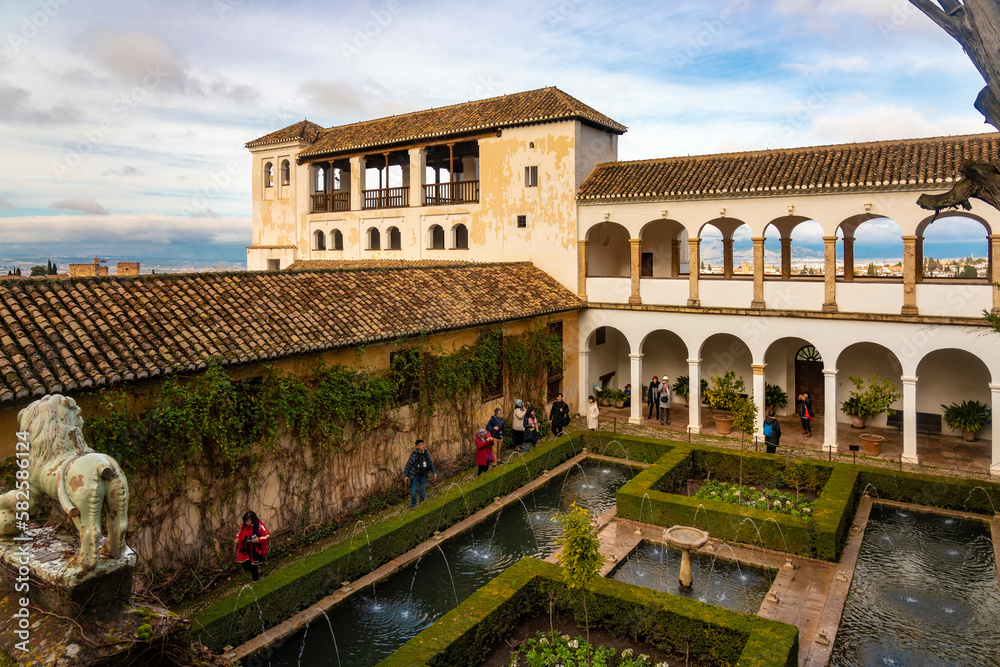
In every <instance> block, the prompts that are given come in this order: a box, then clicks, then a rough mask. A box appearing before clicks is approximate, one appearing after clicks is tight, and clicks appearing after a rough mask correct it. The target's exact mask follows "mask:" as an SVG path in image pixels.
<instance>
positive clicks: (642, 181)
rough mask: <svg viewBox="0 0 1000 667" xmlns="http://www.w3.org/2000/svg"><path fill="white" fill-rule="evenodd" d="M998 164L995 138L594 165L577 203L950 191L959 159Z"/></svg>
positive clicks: (976, 136)
mask: <svg viewBox="0 0 1000 667" xmlns="http://www.w3.org/2000/svg"><path fill="white" fill-rule="evenodd" d="M998 158H1000V133H996V132H993V133H988V134H973V135H967V136H958V137H934V138H931V139H906V140H898V141H877V142H871V143H863V144H842V145H839V146H813V147H807V148H789V149H776V150H767V151H753V152H748V153H726V154H719V155H699V156H694V157H674V158H666V159H660V160H641V161H636V162H609V163H604V164H600V165H598V166H597V167H596V168H595V169H594V171H593V172H591V174H590V176H589V177H588V178H587V180H586V181H584V183H583V185H582V186H581V187H580V191H579V193H578V199H579V200H581V201H586V200H616V199H659V200H669V199H705V198H718V197H720V196H723V197H760V196H765V195H767V194H777V193H787V192H789V191H792V192H803V193H810V194H813V193H823V192H845V191H875V190H899V189H901V188H902V189H913V190H921V189H928V188H931V189H934V186H935V185H939V187H940V188H941V189H947V188H949V187H950V186H948V185H946V184H947V183H951V182H953V181H954V180H955V179H956V178H957V175H958V168H959V166H961V164H962V162H963V161H965V160H969V159H973V160H996V159H998Z"/></svg>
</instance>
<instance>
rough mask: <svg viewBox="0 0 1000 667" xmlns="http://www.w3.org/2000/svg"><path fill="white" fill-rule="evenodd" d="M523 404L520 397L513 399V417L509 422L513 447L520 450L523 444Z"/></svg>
mask: <svg viewBox="0 0 1000 667" xmlns="http://www.w3.org/2000/svg"><path fill="white" fill-rule="evenodd" d="M524 413H525V410H524V405H523V404H522V403H521V399H520V398H515V399H514V418H513V419H512V420H511V422H510V431H511V433H512V434H513V436H514V449H516V450H518V451H521V447H522V446H523V445H524Z"/></svg>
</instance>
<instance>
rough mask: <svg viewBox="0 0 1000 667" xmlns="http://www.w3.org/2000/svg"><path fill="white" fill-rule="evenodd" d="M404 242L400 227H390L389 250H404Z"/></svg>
mask: <svg viewBox="0 0 1000 667" xmlns="http://www.w3.org/2000/svg"><path fill="white" fill-rule="evenodd" d="M402 249H403V242H402V236H401V235H400V233H399V228H398V227H390V228H389V250H402Z"/></svg>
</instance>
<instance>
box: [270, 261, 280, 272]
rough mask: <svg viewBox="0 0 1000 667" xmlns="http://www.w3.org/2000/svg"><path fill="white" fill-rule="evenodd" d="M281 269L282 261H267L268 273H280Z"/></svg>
mask: <svg viewBox="0 0 1000 667" xmlns="http://www.w3.org/2000/svg"><path fill="white" fill-rule="evenodd" d="M280 269H281V260H280V259H269V260H267V270H268V271H279V270H280Z"/></svg>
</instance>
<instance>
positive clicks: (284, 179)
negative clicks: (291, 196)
mask: <svg viewBox="0 0 1000 667" xmlns="http://www.w3.org/2000/svg"><path fill="white" fill-rule="evenodd" d="M291 182H292V165H291V163H290V162H289V161H288V160H282V161H281V184H282V185H290V184H291Z"/></svg>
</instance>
